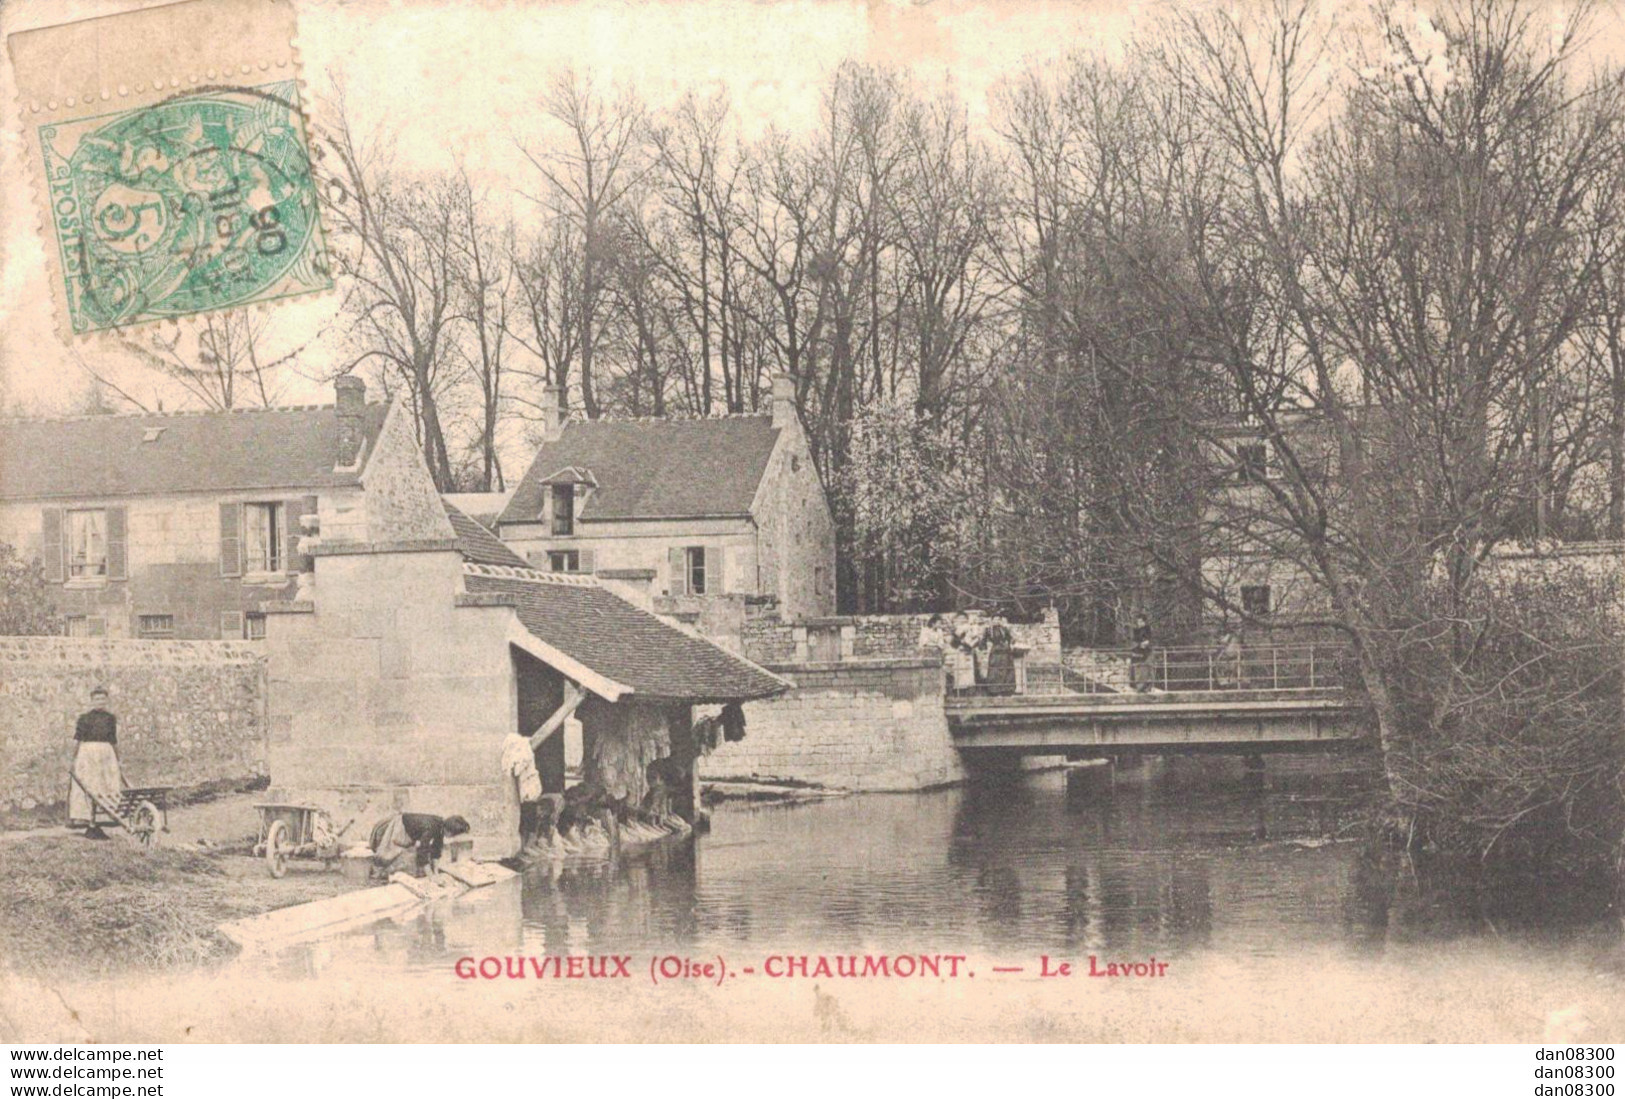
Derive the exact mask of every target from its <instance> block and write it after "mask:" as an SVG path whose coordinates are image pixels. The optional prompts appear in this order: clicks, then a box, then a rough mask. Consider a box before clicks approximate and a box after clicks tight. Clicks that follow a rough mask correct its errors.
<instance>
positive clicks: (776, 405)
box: [496, 377, 835, 618]
mask: <svg viewBox="0 0 1625 1099" xmlns="http://www.w3.org/2000/svg"><path fill="white" fill-rule="evenodd" d="M794 392H795V391H794V386H793V384H792V383H791V381H790V379H788V378H784V377H780V378H777V379H775V380H774V383H773V406H772V412H771V414H764V415H739V416H724V417H714V418H709V419H696V420H632V421H614V420H594V421H581V420H571V421H568V422H561V420H560V413H559V407H558V396H559V395H558V393H557V391H550V395H549V398H548V402H549V403H548V404H547V406H546V408H545V410H544V413H545V414H544V427H543V441H542V445H541V447H540V449H539V450H538V451H537V453H536V457H535V459H534V460H533V461H532V462H531V465H530V468H529V470H528V471H527V472H526V474H525V476H524V479H523V480H522V481H521V482H520V484H519V485H518V486H517V488H516V489H515V491H514V493H513V496H512V498H511V499H510V500H509V501H508V503H507V506H506V507H505V508H504V509H503V511H502V513H501V515H500V517H499V518H498V521H497V528H496V529H497V534H498V535H500V536H501V538H502V540H503V541H504V542H507V543H508V544H509V545H510V546H512V547H513V548H514V549H515V550H516V551H518V552H519V553H520V554H521V555H522V556H524V557H525V558H526V559H527V560H528V561H529V562H530V563H531V564H532V565H534V566H535V567H537V568H539V569H543V570H545V571H548V572H557V573H597V574H600V575H602V576H604V577H606V578H607V579H610V580H613V581H616V582H619V583H621V584H634V585H637V584H641V585H642V586H643V587H644V588H645V589H646V590H647V591H648V593H649V594H650V595H651V596H653V597H656V598H657V599H662V600H663V602H662V609H663V610H670V611H673V612H679V613H681V612H690V613H694V612H696V608H695V606H694V604H695V603H697V602H701V601H705V600H714V599H715V598H716V597H718V596H733V597H743V598H744V599H748V600H754V601H759V602H761V603H763V604H767V603H771V604H774V605H775V606H776V610H777V613H778V614H779V615H780V616H782V617H784V618H807V617H817V616H820V615H828V614H832V613H834V610H835V528H834V521H833V519H832V518H831V515H830V509H829V502H828V500H827V499H826V497H825V494H824V488H823V484H822V482H821V481H820V480H819V476H818V471H817V469H816V468H815V467H814V465H813V461H812V455H811V452H810V450H809V448H808V444H807V437H806V434H805V432H804V431H803V430H802V427H801V422H800V420H799V418H798V417H797V415H796V409H795V400H794Z"/></svg>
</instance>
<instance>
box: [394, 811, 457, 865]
mask: <svg viewBox="0 0 1625 1099" xmlns="http://www.w3.org/2000/svg"><path fill="white" fill-rule="evenodd" d="M467 831H468V821H466V820H464V819H463V818H462V817H437V816H434V815H433V814H430V813H396V814H395V815H394V816H392V817H385V818H384V819H383V820H381V821H379V822H378V823H377V825H375V826H374V827H373V830H372V842H371V847H372V861H373V865H374V866H376V867H378V868H379V870H380V871H382V873H383V874H384V876H386V877H387V876H389V875H390V874H393V873H394V872H395V871H397V870H404V869H406V866H407V858H408V856H411V857H412V873H413V875H414V876H415V877H419V878H421V877H423V874H424V871H425V870H427V871H428V872H429V873H431V874H432V873H434V871H435V864H436V863H437V862H438V861H439V859H440V856H441V854H442V853H443V852H444V851H445V847H446V837H447V836H460V835H462V834H463V833H465V832H467Z"/></svg>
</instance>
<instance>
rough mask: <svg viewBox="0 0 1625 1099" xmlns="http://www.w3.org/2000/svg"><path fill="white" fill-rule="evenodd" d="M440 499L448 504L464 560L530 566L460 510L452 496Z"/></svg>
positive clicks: (447, 511)
mask: <svg viewBox="0 0 1625 1099" xmlns="http://www.w3.org/2000/svg"><path fill="white" fill-rule="evenodd" d="M440 501H441V503H443V504H445V505H446V518H448V519H450V520H451V529H452V530H454V531H456V532H457V551H458V552H459V553H461V554H462V555H463V560H465V561H471V562H473V563H474V564H476V565H510V566H512V567H514V568H521V569H526V568H529V567H530V564H529V563H528V562H527V561H526V560H525V559H524V558H523V557H521V556H519V555H518V554H517V553H515V552H514V551H513V550H511V549H509V548H508V547H507V546H506V545H504V544H503V543H502V542H501V541H500V540H499V539H498V538H497V536H496V535H494V534H492V533H491V532H490V531H488V530H486V529H485V528H484V527H482V526H480V524H478V523H476V522H475V521H474V520H473V519H471V518H469V517H468V516H467V515H465V514H464V513H463V512H462V511H460V510H459V509H458V508H457V506H456V505H455V504H453V503H452V502H451V500H450V498H448V497H446V496H442V497H441V498H440Z"/></svg>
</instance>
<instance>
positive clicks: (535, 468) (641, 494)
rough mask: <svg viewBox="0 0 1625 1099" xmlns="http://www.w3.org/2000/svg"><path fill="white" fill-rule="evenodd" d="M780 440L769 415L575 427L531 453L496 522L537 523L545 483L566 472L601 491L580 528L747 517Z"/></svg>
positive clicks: (611, 422) (567, 426)
mask: <svg viewBox="0 0 1625 1099" xmlns="http://www.w3.org/2000/svg"><path fill="white" fill-rule="evenodd" d="M778 437H779V432H778V429H777V428H775V427H774V426H773V419H772V417H771V416H722V417H715V418H712V419H703V420H620V421H617V420H572V421H570V422H569V423H567V424H565V425H564V429H563V431H562V432H561V434H560V436H559V438H558V439H556V440H555V441H553V442H550V443H544V444H543V445H542V448H541V449H540V450H538V451H537V452H536V458H535V460H534V461H533V462H531V464H530V469H529V470H527V471H526V473H525V479H524V480H523V481H522V482H520V484H519V487H518V489H517V490H515V492H514V495H513V499H512V500H510V501H509V502H508V507H507V509H506V510H504V511H503V513H502V518H501V520H500V521H501V522H504V523H526V522H534V521H536V520H537V519H538V518H539V517H540V516H541V513H542V502H543V499H544V494H545V493H546V491H547V482H548V480H549V478H551V477H552V476H553V475H554V474H555V473H558V472H560V471H562V470H569V469H574V470H576V471H577V472H578V473H579V474H582V475H585V474H589V473H590V475H591V477H592V479H593V480H594V481H596V482H597V484H598V487H597V488H596V489H595V490H594V491H593V492H592V494H591V495H590V496H588V497H587V501H586V503H585V504H584V505H582V507H581V510H580V511H579V512H578V513H577V516H576V517H577V518H578V519H580V520H581V521H583V522H592V521H593V520H599V519H691V518H696V517H699V516H723V515H730V516H731V515H748V514H749V513H750V505H751V501H752V500H754V499H755V497H756V487H757V486H758V485H759V484H761V481H762V474H763V473H765V472H767V460H768V457H769V456H770V455H771V454H772V453H773V444H774V443H775V442H776V441H777V440H778Z"/></svg>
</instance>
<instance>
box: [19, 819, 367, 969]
mask: <svg viewBox="0 0 1625 1099" xmlns="http://www.w3.org/2000/svg"><path fill="white" fill-rule="evenodd" d="M0 881H3V882H5V885H6V888H5V890H4V893H3V894H0V966H3V968H4V969H7V970H10V971H11V972H17V973H35V974H46V973H50V974H57V975H85V976H90V975H99V974H107V973H114V972H122V971H138V970H159V969H165V970H167V969H172V968H174V967H176V966H197V965H208V964H210V963H213V962H218V961H220V960H222V959H224V958H226V957H229V956H230V955H231V953H232V952H233V950H234V947H233V946H232V945H231V943H229V942H228V941H226V939H225V938H223V937H222V936H221V935H220V934H219V933H218V932H217V931H216V930H215V929H216V928H217V927H218V926H219V925H220V924H221V923H223V922H225V921H227V920H233V919H237V918H239V917H242V916H252V915H255V914H257V913H260V912H269V911H271V910H272V909H276V908H283V907H286V906H287V905H290V904H300V903H302V902H304V901H309V900H317V899H319V898H322V897H331V896H335V895H337V894H339V893H343V892H345V891H346V890H347V889H348V888H349V885H348V884H347V883H346V882H345V881H344V880H343V878H342V877H340V876H339V875H337V874H327V873H299V872H290V873H289V874H288V876H287V877H286V878H282V879H280V880H276V879H272V878H271V877H270V876H269V875H268V874H267V873H266V871H265V865H264V863H262V862H260V861H259V860H258V859H250V858H243V857H233V856H222V855H216V854H210V853H205V852H201V851H197V850H184V849H180V850H165V849H162V848H159V849H158V850H153V851H146V850H142V849H141V848H139V847H137V846H135V845H134V844H132V843H130V842H128V841H126V840H124V839H123V838H120V837H114V838H113V839H110V840H107V841H103V842H95V841H91V840H86V839H84V838H82V837H80V836H77V835H72V834H66V833H64V834H57V835H52V834H38V835H32V836H26V837H17V838H14V839H10V840H7V841H6V842H3V843H0Z"/></svg>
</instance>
